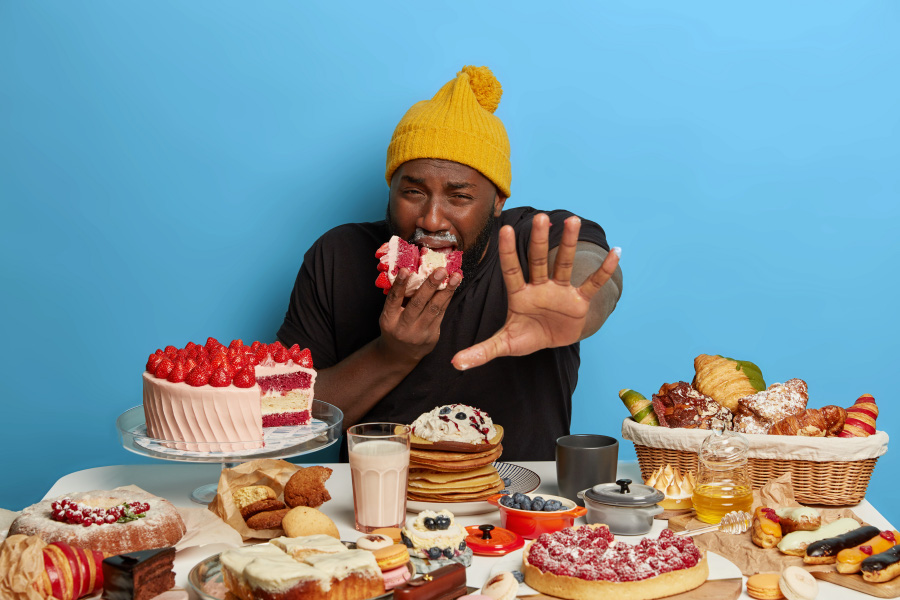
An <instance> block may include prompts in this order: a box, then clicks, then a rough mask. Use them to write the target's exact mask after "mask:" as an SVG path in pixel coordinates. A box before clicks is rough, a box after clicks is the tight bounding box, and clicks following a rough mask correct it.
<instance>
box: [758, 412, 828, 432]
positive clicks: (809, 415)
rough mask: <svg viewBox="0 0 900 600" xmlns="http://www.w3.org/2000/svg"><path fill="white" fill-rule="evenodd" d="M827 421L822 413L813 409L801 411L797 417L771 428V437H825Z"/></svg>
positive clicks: (783, 420) (787, 418)
mask: <svg viewBox="0 0 900 600" xmlns="http://www.w3.org/2000/svg"><path fill="white" fill-rule="evenodd" d="M826 429H827V426H826V425H825V419H824V418H823V417H822V413H820V412H819V411H818V410H815V409H813V408H807V409H805V410H801V411H800V412H798V413H797V414H795V415H791V416H789V417H785V418H784V419H782V420H780V421H778V422H777V423H775V424H774V425H772V426H771V427H769V432H768V433H769V435H805V436H807V437H824V436H825V430H826Z"/></svg>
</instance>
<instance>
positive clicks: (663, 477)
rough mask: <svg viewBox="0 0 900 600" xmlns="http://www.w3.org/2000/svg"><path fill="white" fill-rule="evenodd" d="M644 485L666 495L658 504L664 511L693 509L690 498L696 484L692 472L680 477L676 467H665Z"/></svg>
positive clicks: (652, 475) (658, 470)
mask: <svg viewBox="0 0 900 600" xmlns="http://www.w3.org/2000/svg"><path fill="white" fill-rule="evenodd" d="M644 483H645V484H647V485H649V486H651V487H653V488H656V489H658V490H659V491H661V492H662V493H663V494H665V495H666V497H665V498H664V499H663V500H661V501H660V502H659V503H658V504H659V505H660V506H661V507H663V508H664V509H666V510H687V509H690V508H693V507H694V502H693V500H692V496H693V494H694V486H696V485H697V482H696V480H695V479H694V472H693V471H686V472H685V474H684V475H682V474H681V471H680V470H679V469H678V467H673V466H672V465H666V466H665V467H660V468H659V469H657V470H656V471H654V472H653V474H651V475H650V477H648V478H647V480H646V481H645V482H644Z"/></svg>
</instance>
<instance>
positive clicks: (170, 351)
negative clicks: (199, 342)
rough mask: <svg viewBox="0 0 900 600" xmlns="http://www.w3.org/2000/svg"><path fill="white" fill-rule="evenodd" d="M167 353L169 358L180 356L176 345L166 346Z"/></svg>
mask: <svg viewBox="0 0 900 600" xmlns="http://www.w3.org/2000/svg"><path fill="white" fill-rule="evenodd" d="M165 353H166V356H168V357H169V358H175V357H176V356H178V348H176V347H175V346H166V349H165Z"/></svg>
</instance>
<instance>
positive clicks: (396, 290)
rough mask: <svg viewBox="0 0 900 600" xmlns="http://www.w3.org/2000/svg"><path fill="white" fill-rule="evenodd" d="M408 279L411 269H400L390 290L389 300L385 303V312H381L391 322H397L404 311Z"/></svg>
mask: <svg viewBox="0 0 900 600" xmlns="http://www.w3.org/2000/svg"><path fill="white" fill-rule="evenodd" d="M408 278H409V269H407V268H405V267H404V268H402V269H400V272H399V273H397V278H396V279H395V280H394V284H393V285H392V286H391V289H390V290H388V293H387V300H385V301H384V310H382V311H381V312H382V313H383V314H384V316H386V317H387V318H389V319H391V320H397V318H398V317H399V316H400V313H401V312H402V311H403V299H404V298H405V297H406V281H407V279H408Z"/></svg>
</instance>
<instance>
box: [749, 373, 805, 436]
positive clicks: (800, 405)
mask: <svg viewBox="0 0 900 600" xmlns="http://www.w3.org/2000/svg"><path fill="white" fill-rule="evenodd" d="M808 399H809V392H808V390H807V387H806V382H805V381H803V380H802V379H789V380H787V381H785V382H784V383H773V384H772V385H770V386H769V388H768V389H766V390H764V391H762V392H757V393H756V394H753V395H752V396H745V397H744V398H741V399H740V401H739V402H738V404H737V408H736V409H735V411H734V430H735V431H739V432H740V433H762V434H768V433H769V428H770V427H771V426H772V425H774V424H775V423H777V422H779V421H781V420H783V419H785V418H787V417H789V416H791V415H795V414H797V413H799V412H800V411H802V410H804V409H805V408H806V403H807V401H808Z"/></svg>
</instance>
